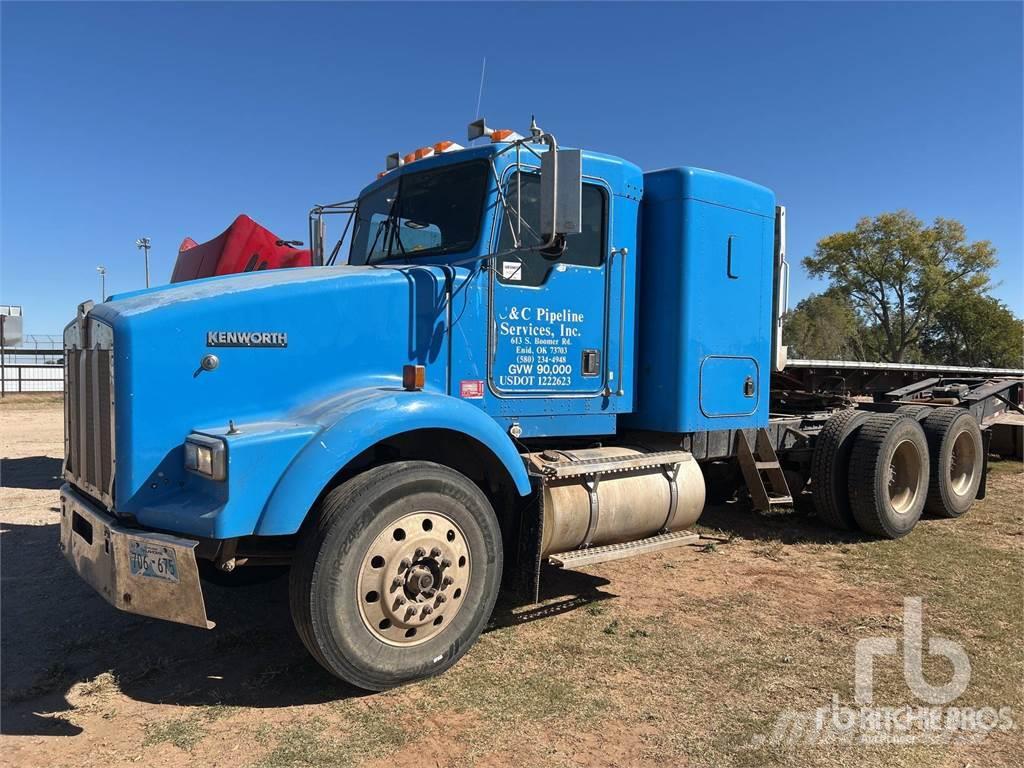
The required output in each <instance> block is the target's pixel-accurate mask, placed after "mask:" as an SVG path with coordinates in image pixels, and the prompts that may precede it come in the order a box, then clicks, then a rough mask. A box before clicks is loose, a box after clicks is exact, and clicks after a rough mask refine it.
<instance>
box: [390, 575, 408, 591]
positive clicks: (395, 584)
mask: <svg viewBox="0 0 1024 768" xmlns="http://www.w3.org/2000/svg"><path fill="white" fill-rule="evenodd" d="M404 583H405V580H404V579H403V578H402V577H401V576H395V578H394V580H393V581H392V582H391V589H392V590H396V589H398V588H399V587H400V586H402V584H404Z"/></svg>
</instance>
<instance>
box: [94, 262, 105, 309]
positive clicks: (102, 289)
mask: <svg viewBox="0 0 1024 768" xmlns="http://www.w3.org/2000/svg"><path fill="white" fill-rule="evenodd" d="M96 271H97V272H99V273H100V301H101V302H102V301H106V300H107V268H106V267H104V266H103V265H102V264H101V265H100V266H98V267H96Z"/></svg>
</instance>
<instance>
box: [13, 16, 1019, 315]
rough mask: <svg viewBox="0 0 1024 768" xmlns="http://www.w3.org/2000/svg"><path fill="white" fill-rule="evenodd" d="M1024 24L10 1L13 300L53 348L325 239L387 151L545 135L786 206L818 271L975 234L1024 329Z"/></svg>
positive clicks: (797, 247) (799, 244) (797, 279)
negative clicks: (907, 237) (841, 234)
mask: <svg viewBox="0 0 1024 768" xmlns="http://www.w3.org/2000/svg"><path fill="white" fill-rule="evenodd" d="M1021 8H1022V6H1021V4H1019V3H1004V4H980V3H970V4H954V3H936V4H930V3H915V4H910V5H902V4H869V3H858V4H838V3H836V4H832V3H798V4H767V3H765V4H755V5H746V4H722V5H704V4H696V3H692V4H665V3H660V4H654V5H640V4H635V3H634V4H630V5H617V4H600V5H587V6H580V5H570V4H561V5H554V6H552V5H540V4H514V3H498V4H493V5H471V4H456V5H441V4H426V3H421V4H416V5H412V6H399V5H394V4H377V5H370V4H327V3H318V4H310V5H299V4H289V5H279V4H271V3H260V4H250V3H245V4H243V3H237V4H227V5H220V4H214V3H185V4H172V3H159V4H139V3H116V4H100V3H81V4H74V5H62V4H55V3H10V2H4V3H3V4H2V6H0V14H2V19H0V21H2V83H0V85H2V89H0V109H2V117H0V121H2V122H0V130H2V135H0V152H2V155H0V162H2V179H0V181H2V184H0V192H2V235H0V248H2V251H0V259H2V261H0V303H15V304H23V305H24V307H25V315H26V323H25V324H26V331H27V332H30V333H56V332H59V330H60V329H61V328H62V326H63V325H64V323H65V322H66V321H67V320H68V319H70V318H71V316H72V315H73V312H74V308H75V306H76V304H77V303H78V302H79V301H81V300H83V299H85V298H89V297H93V298H95V297H96V296H97V295H98V293H99V284H98V279H97V275H96V271H95V267H96V265H97V264H101V263H102V264H105V265H106V266H107V268H108V270H109V276H108V292H116V291H122V290H127V289H132V288H136V287H140V286H141V285H142V283H143V267H142V257H141V254H140V252H138V251H137V250H136V249H135V246H134V243H135V239H136V238H137V237H139V236H141V235H148V236H149V237H150V238H152V241H153V251H152V263H153V273H154V279H155V280H156V281H166V280H167V279H168V277H169V275H170V270H171V267H172V266H173V263H174V258H175V255H176V251H177V246H178V244H179V243H180V242H181V240H182V238H183V237H184V236H185V235H191V236H192V237H194V238H195V239H196V240H197V241H203V240H206V239H208V238H210V237H213V236H214V235H216V234H218V233H219V232H220V231H221V230H223V229H224V227H225V226H227V224H228V223H230V221H231V220H232V218H233V217H234V216H235V215H236V214H238V213H240V212H246V213H248V214H250V215H251V216H253V217H254V218H256V219H257V220H258V221H261V222H263V223H264V224H266V225H267V226H269V227H270V228H271V229H273V230H274V231H275V232H277V233H278V234H279V235H281V236H282V237H287V238H297V239H303V240H304V239H306V214H307V211H308V209H309V207H310V205H311V204H312V203H314V202H324V201H329V200H338V199H344V198H346V197H350V196H352V195H353V194H354V193H355V192H356V191H358V189H359V188H361V187H362V186H363V185H364V184H365V183H367V182H368V181H369V180H371V179H372V178H373V177H374V175H375V174H376V172H377V171H378V170H380V169H381V168H382V166H383V162H384V157H385V155H387V154H388V153H389V152H392V151H396V150H401V151H404V152H408V151H411V150H412V149H415V148H416V147H418V146H421V145H423V144H427V143H433V142H436V141H439V140H442V139H445V138H452V139H455V140H457V141H463V139H464V138H465V125H466V123H467V122H469V121H470V120H471V119H473V118H474V117H475V114H474V113H475V108H476V101H477V88H478V84H479V78H480V64H481V60H482V59H483V57H484V56H486V57H487V76H486V82H485V86H484V93H483V104H482V110H481V111H482V113H483V114H484V115H486V116H487V118H488V121H489V122H490V123H491V124H492V125H497V126H500V127H512V128H517V129H519V130H523V129H525V128H526V126H527V125H528V123H529V118H530V114H531V113H536V115H537V117H538V121H539V122H540V123H541V125H542V126H543V127H545V128H546V129H548V130H551V131H554V132H555V133H556V134H557V136H558V137H559V141H560V142H561V143H562V144H565V145H572V146H582V147H586V148H589V149H595V150H600V151H605V152H610V153H613V154H617V155H621V156H623V157H626V158H628V159H630V160H632V161H634V162H636V163H637V164H639V165H640V166H641V167H642V168H645V169H653V168H658V167H664V166H671V165H697V166H701V167H705V168H712V169H715V170H720V171H725V172H728V173H732V174H736V175H739V176H743V177H746V178H749V179H752V180H754V181H757V182H759V183H762V184H765V185H767V186H769V187H771V188H773V189H774V190H775V191H776V194H777V195H778V197H779V200H780V201H781V202H783V203H785V204H786V205H787V207H788V211H789V234H790V259H791V261H793V262H794V263H795V264H794V275H793V284H792V295H793V298H794V300H795V299H798V298H800V297H802V296H804V295H806V294H807V293H808V292H810V291H811V290H820V289H821V287H822V286H821V285H820V284H815V283H813V282H811V281H810V280H808V279H807V277H806V276H805V275H804V274H803V273H802V270H801V269H800V268H799V266H797V265H796V264H797V263H798V262H799V260H800V258H802V257H803V256H805V255H807V254H808V253H810V252H811V251H812V250H813V247H814V243H815V242H816V241H817V240H818V239H819V238H820V237H822V236H824V235H826V234H829V233H831V232H834V231H837V230H843V229H849V228H851V227H852V226H853V225H854V223H855V222H856V220H857V218H858V217H860V216H864V215H871V214H875V213H879V212H881V211H887V210H894V209H897V208H908V209H910V210H911V211H913V212H914V213H916V214H917V215H918V216H920V217H922V218H924V219H926V220H929V219H931V218H933V217H935V216H939V215H941V216H949V217H954V218H958V219H960V220H962V221H963V222H964V223H965V224H966V225H967V228H968V235H969V236H970V237H971V238H974V239H981V238H987V239H990V240H992V241H993V243H994V244H995V246H996V247H997V249H998V251H999V258H1000V261H1001V263H1000V266H999V268H998V269H997V270H996V273H995V277H996V278H997V279H998V280H1000V281H1001V282H1002V285H1001V287H999V288H998V289H997V290H996V292H995V293H996V295H997V296H998V297H999V298H1001V299H1003V300H1004V301H1006V302H1007V303H1009V304H1010V306H1011V307H1012V308H1013V309H1014V311H1015V312H1016V313H1017V314H1018V315H1021V314H1024V248H1022V199H1021V189H1022V166H1024V157H1022V141H1021V130H1022V85H1024V84H1022V71H1024V64H1022V51H1021V30H1022V13H1021Z"/></svg>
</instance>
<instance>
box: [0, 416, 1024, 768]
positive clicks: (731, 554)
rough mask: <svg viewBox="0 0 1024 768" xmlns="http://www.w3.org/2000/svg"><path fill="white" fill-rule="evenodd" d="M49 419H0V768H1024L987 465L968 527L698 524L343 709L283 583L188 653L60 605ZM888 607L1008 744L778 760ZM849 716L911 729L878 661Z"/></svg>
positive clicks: (939, 678)
mask: <svg viewBox="0 0 1024 768" xmlns="http://www.w3.org/2000/svg"><path fill="white" fill-rule="evenodd" d="M60 407H61V405H60V401H59V400H54V399H53V398H47V397H36V398H31V399H27V400H26V399H22V400H9V401H8V402H6V403H4V404H2V405H0V440H2V455H3V456H4V457H5V459H4V462H3V465H2V467H0V472H2V476H0V481H2V482H0V485H2V486H3V487H2V489H0V493H2V496H0V526H2V535H0V566H2V587H3V588H2V595H0V598H2V606H0V609H2V614H0V631H2V664H0V673H2V692H3V698H2V720H0V730H2V734H3V735H2V749H0V763H2V764H3V765H12V766H63V765H75V766H82V767H85V766H107V765H123V764H131V763H142V764H144V765H151V766H153V765H159V766H167V767H168V768H170V767H172V766H193V765H204V766H231V767H232V768H239V767H242V766H254V767H261V768H271V767H276V768H283V767H285V766H354V765H370V766H381V767H383V766H395V767H396V768H401V767H402V766H418V767H424V768H426V767H430V766H469V765H479V766H492V765H493V766H516V768H522V767H523V766H688V765H715V766H719V765H749V766H764V765H786V766H793V765H844V766H845V765H848V766H854V765H856V766H862V765H878V766H900V765H906V766H910V765H913V766H918V765H925V766H950V767H952V766H956V767H957V768H960V767H961V766H965V765H972V766H974V765H986V766H994V765H1006V766H1010V765H1022V764H1024V739H1022V738H1021V729H1022V727H1024V690H1022V689H1024V643H1022V642H1021V637H1022V634H1024V556H1022V555H1024V511H1022V499H1024V475H1022V474H1021V467H1020V465H1019V464H1017V463H1011V462H1000V463H995V464H993V465H992V468H991V474H990V476H989V496H988V498H986V499H985V500H984V501H983V502H980V503H979V504H977V505H976V507H975V508H974V510H972V512H971V514H969V515H967V516H966V517H964V518H962V519H960V520H955V521H951V520H936V519H926V520H924V521H922V523H921V525H919V526H918V528H917V529H916V530H915V531H914V532H913V534H912V535H910V536H909V537H907V538H905V539H903V540H900V541H895V542H890V541H876V540H869V539H865V538H862V537H859V536H854V535H849V536H845V535H839V534H836V533H835V532H833V531H830V530H828V529H826V528H824V527H822V526H820V525H818V524H817V522H816V521H815V520H814V519H813V518H812V517H810V516H808V515H807V513H806V511H805V510H803V509H798V511H797V512H792V513H789V514H785V515H773V516H758V515H755V514H753V513H752V512H751V511H750V510H749V509H747V508H745V507H744V506H743V505H742V504H732V505H726V506H722V507H717V508H711V509H709V510H707V511H706V512H705V515H704V517H703V518H702V520H701V523H702V527H701V532H702V533H703V534H705V535H706V536H709V537H716V539H715V540H708V541H706V542H705V543H703V544H702V546H689V547H683V548H679V549H676V550H669V551H665V552H661V553H658V554H654V555H650V556H645V557H639V558H633V559H631V560H623V561H618V562H614V563H608V564H604V565H599V566H593V567H591V568H588V569H587V570H585V571H584V572H576V573H574V572H565V573H563V572H557V571H554V572H550V573H546V574H545V583H544V597H545V602H544V603H543V604H542V605H541V606H530V607H525V608H522V607H515V606H514V605H510V604H503V605H500V606H499V609H498V610H497V612H496V614H495V616H494V619H493V620H492V622H491V625H490V626H489V628H488V631H487V632H486V633H485V634H484V635H483V637H482V638H481V639H480V641H479V643H478V644H477V645H476V646H475V647H474V648H473V649H472V650H471V651H470V652H469V654H468V655H467V656H466V657H465V658H464V659H463V660H462V661H461V662H460V663H459V664H458V665H457V666H456V667H455V668H453V669H452V670H451V671H450V672H449V673H447V674H446V675H444V676H442V677H440V678H438V679H435V680H430V681H427V682H424V683H420V684H417V685H412V686H408V687H406V688H402V689H399V690H395V691H390V692H387V693H383V694H375V695H362V694H358V693H354V692H353V691H351V690H349V689H347V688H345V687H344V686H342V685H341V684H340V683H337V682H336V681H334V680H333V679H332V678H331V677H330V676H328V675H327V674H326V673H325V672H324V671H322V670H321V669H320V667H318V666H317V664H316V663H315V662H314V661H313V660H312V659H310V658H309V657H308V655H307V654H306V652H305V650H304V649H303V647H302V645H301V643H300V642H299V640H298V638H297V637H296V635H295V633H294V631H293V630H292V626H291V622H290V618H289V615H288V608H287V589H286V582H285V581H282V580H279V581H276V582H273V583H270V584H266V585H262V586H253V587H245V588H238V589H232V590H229V589H223V588H215V587H210V588H208V591H207V605H208V610H209V614H210V616H211V618H213V619H214V620H216V621H217V624H218V626H217V628H216V629H215V630H212V631H203V630H198V629H192V628H189V627H183V626H178V625H174V624H168V623H164V622H160V621H155V620H148V619H144V618H139V617H133V616H128V615H124V614H120V613H118V612H116V611H115V610H113V609H112V608H110V607H108V606H107V604H106V603H104V602H103V600H102V599H101V598H100V597H99V596H97V595H96V594H94V593H93V592H92V590H91V589H90V588H89V587H87V586H86V585H85V584H84V583H82V582H80V581H79V580H78V579H77V577H75V576H74V575H73V574H72V572H71V570H70V568H69V567H68V566H67V565H66V564H65V563H64V561H63V560H62V558H61V557H60V556H59V553H58V551H57V531H58V522H57V521H58V515H57V508H56V504H57V501H58V492H57V489H58V487H59V483H60V480H59V475H60V465H61V458H60V457H61V456H62V453H63V435H62V426H61V411H60ZM906 596H919V597H921V598H922V599H923V605H924V637H925V640H926V650H925V662H924V674H925V677H926V679H928V680H929V681H931V682H933V683H934V684H935V685H940V684H942V683H943V682H945V681H946V680H948V679H949V678H950V675H951V667H950V665H949V664H948V663H947V662H945V661H944V660H943V659H942V658H941V657H938V656H931V655H929V654H928V652H927V639H928V638H929V637H931V636H941V637H943V638H948V639H949V640H952V641H954V642H956V643H959V644H960V645H962V647H963V648H964V649H965V651H966V652H967V654H968V657H969V659H970V664H971V677H970V683H969V685H968V687H967V689H966V691H965V692H964V693H963V694H962V695H961V696H960V697H959V698H958V699H956V700H955V701H953V702H952V703H951V704H950V705H949V706H955V707H957V708H959V709H958V711H960V712H964V711H967V710H968V709H969V710H970V711H971V712H980V711H981V708H985V707H992V708H994V709H997V710H998V709H999V708H1009V709H1008V710H1004V713H1005V714H1007V717H1008V718H1009V720H1010V722H1011V724H1012V727H1005V726H1006V720H1005V719H1004V721H1003V726H1004V727H998V728H994V729H993V730H991V731H990V732H989V733H987V735H984V734H983V735H982V736H979V737H978V740H977V741H974V742H967V743H952V744H940V745H927V744H922V743H911V744H885V745H864V744H852V743H844V742H842V741H841V740H835V739H833V740H827V739H825V740H822V739H819V740H815V739H808V738H788V739H787V738H782V737H780V733H781V734H782V736H783V737H784V736H785V735H786V731H785V728H783V729H782V730H781V731H780V725H779V724H780V723H782V724H783V725H785V723H787V722H790V721H789V720H787V719H786V718H787V717H790V715H791V714H792V713H807V712H813V711H814V710H815V709H816V708H819V707H828V706H829V705H830V704H831V703H832V702H833V697H838V698H837V699H836V701H837V702H839V704H840V705H850V706H852V702H853V690H854V688H853V676H854V646H855V644H856V643H857V641H858V640H861V639H867V638H873V637H884V638H900V637H901V628H902V627H903V598H904V597H906ZM873 704H874V705H875V706H888V707H905V706H913V707H923V706H926V705H925V703H924V702H921V701H919V700H917V699H915V697H914V694H913V693H912V692H911V691H910V690H909V689H908V686H907V683H906V682H905V681H904V675H903V670H902V665H901V663H900V661H899V659H898V658H895V657H893V658H884V657H880V658H878V659H876V662H875V671H874V702H873ZM780 717H781V720H780ZM979 717H980V715H979ZM822 742H824V743H822Z"/></svg>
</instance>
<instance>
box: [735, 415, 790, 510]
mask: <svg viewBox="0 0 1024 768" xmlns="http://www.w3.org/2000/svg"><path fill="white" fill-rule="evenodd" d="M736 459H737V461H738V462H739V465H740V471H741V472H743V480H744V482H746V484H747V490H749V491H750V500H751V502H752V503H753V507H754V509H756V510H757V511H758V512H767V511H768V510H769V509H771V508H772V507H781V506H787V507H790V506H793V495H792V493H791V492H790V490H789V484H788V483H787V482H786V475H785V473H784V472H783V471H782V465H781V464H780V463H779V457H778V455H777V454H776V453H775V448H774V447H773V446H772V441H771V439H770V438H769V437H768V432H767V430H765V429H758V430H757V432H756V433H755V435H754V444H753V445H751V443H750V439H749V438H748V437H747V435H746V433H745V432H743V431H742V430H740V431H738V432H737V433H736Z"/></svg>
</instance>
